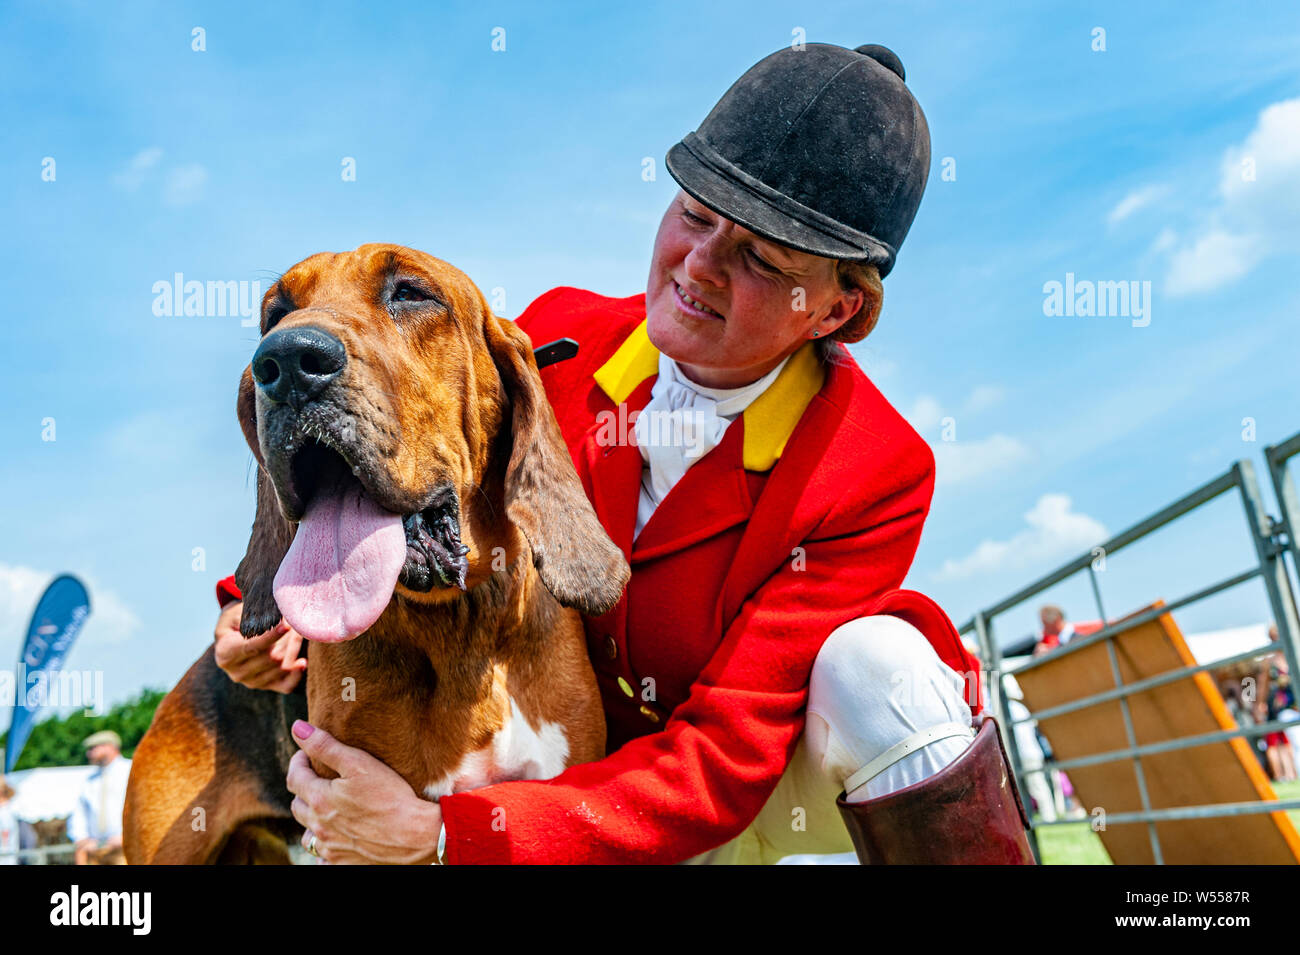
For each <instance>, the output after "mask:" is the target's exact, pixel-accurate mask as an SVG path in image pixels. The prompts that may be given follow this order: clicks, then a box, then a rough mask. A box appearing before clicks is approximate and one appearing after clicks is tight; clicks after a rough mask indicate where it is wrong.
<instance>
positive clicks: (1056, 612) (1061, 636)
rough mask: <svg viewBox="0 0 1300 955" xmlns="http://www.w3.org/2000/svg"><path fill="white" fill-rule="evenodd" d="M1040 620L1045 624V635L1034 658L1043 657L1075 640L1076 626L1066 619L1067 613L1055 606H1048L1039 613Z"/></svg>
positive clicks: (1039, 642) (1039, 641)
mask: <svg viewBox="0 0 1300 955" xmlns="http://www.w3.org/2000/svg"><path fill="white" fill-rule="evenodd" d="M1038 619H1039V620H1040V621H1042V624H1043V635H1042V636H1041V637H1040V638H1039V640H1038V644H1037V645H1036V646H1035V647H1034V656H1036V657H1037V656H1041V655H1042V654H1044V653H1046V652H1047V651H1049V650H1055V649H1056V648H1057V647H1063V646H1065V645H1066V644H1067V643H1069V642H1070V641H1071V640H1072V639H1074V624H1072V623H1070V622H1069V621H1067V620H1066V619H1065V611H1064V610H1062V609H1061V608H1060V607H1057V606H1056V605H1054V604H1047V605H1045V606H1044V607H1043V608H1042V609H1040V610H1039V611H1038Z"/></svg>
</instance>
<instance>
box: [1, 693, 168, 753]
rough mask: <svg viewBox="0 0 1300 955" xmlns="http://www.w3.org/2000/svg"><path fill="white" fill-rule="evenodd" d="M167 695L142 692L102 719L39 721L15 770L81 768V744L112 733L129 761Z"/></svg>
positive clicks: (79, 717) (75, 715)
mask: <svg viewBox="0 0 1300 955" xmlns="http://www.w3.org/2000/svg"><path fill="white" fill-rule="evenodd" d="M166 695H167V693H166V691H165V690H142V691H141V692H140V694H139V696H136V697H134V698H132V699H130V700H127V701H126V702H125V703H119V704H117V705H116V706H114V707H113V708H112V709H111V710H109V711H108V712H107V713H105V714H104V715H102V716H95V715H93V714H87V713H86V712H84V711H79V712H76V713H71V714H69V715H68V716H52V717H50V718H49V719H45V720H42V721H41V722H39V723H37V724H36V725H35V726H34V727H33V728H32V735H31V737H30V738H28V740H27V745H26V746H24V747H23V751H22V754H21V755H19V757H18V763H17V765H16V766H14V769H15V770H19V769H36V768H38V767H41V766H84V765H85V763H86V753H85V750H84V749H82V746H81V744H82V741H83V740H85V738H86V737H87V736H89V735H90V734H91V733H97V732H99V731H100V730H113V731H114V732H116V733H117V735H118V736H120V737H122V755H123V756H126V757H127V758H128V759H129V758H130V757H131V755H132V754H133V753H134V752H135V748H136V746H138V745H139V744H140V739H141V738H142V737H143V736H144V734H145V731H146V730H147V729H149V724H150V723H151V722H152V721H153V714H154V710H156V709H157V708H158V704H159V703H161V702H162V698H163V697H164V696H166ZM8 735H9V734H8V733H5V734H4V735H3V736H0V752H3V751H4V743H5V742H6V740H7V738H8Z"/></svg>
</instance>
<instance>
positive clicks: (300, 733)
mask: <svg viewBox="0 0 1300 955" xmlns="http://www.w3.org/2000/svg"><path fill="white" fill-rule="evenodd" d="M314 732H316V727H314V726H312V725H311V724H310V723H307V722H304V721H303V720H294V721H293V735H294V736H296V737H298V738H299V739H306V738H307V737H308V736H310V735H311V734H312V733H314Z"/></svg>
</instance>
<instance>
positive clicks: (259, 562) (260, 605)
mask: <svg viewBox="0 0 1300 955" xmlns="http://www.w3.org/2000/svg"><path fill="white" fill-rule="evenodd" d="M236 411H237V413H238V415H239V426H240V428H242V429H243V431H244V440H246V441H247V442H248V446H249V447H250V448H252V450H253V456H254V457H255V458H256V459H257V512H256V513H255V514H254V515H253V530H252V533H251V534H250V535H249V538H248V550H247V551H245V553H244V559H243V560H241V561H240V562H239V566H238V567H237V568H235V584H236V585H237V586H238V587H239V590H240V592H241V593H242V594H243V595H244V609H243V612H242V614H241V616H240V618H239V632H240V633H242V634H243V635H244V636H246V637H255V636H257V635H258V634H259V633H265V632H266V631H267V630H270V629H271V628H272V627H274V626H275V625H276V624H277V623H279V622H280V608H279V607H278V606H276V603H275V594H273V593H272V591H271V585H272V582H273V581H274V580H275V572H276V571H277V570H279V569H280V562H281V561H282V560H284V555H285V554H286V553H288V551H289V544H290V543H291V542H292V541H293V525H292V524H290V523H289V521H287V520H285V517H284V515H283V514H282V513H281V512H280V501H279V499H278V498H277V497H276V494H275V486H274V485H273V484H272V483H271V478H270V477H269V476H268V475H267V473H266V468H265V467H263V466H262V451H261V447H260V446H259V444H258V441H257V404H256V399H255V392H254V390H253V375H252V372H251V371H250V370H249V369H247V368H245V369H244V376H243V378H242V379H240V382H239V400H238V402H237V403H236Z"/></svg>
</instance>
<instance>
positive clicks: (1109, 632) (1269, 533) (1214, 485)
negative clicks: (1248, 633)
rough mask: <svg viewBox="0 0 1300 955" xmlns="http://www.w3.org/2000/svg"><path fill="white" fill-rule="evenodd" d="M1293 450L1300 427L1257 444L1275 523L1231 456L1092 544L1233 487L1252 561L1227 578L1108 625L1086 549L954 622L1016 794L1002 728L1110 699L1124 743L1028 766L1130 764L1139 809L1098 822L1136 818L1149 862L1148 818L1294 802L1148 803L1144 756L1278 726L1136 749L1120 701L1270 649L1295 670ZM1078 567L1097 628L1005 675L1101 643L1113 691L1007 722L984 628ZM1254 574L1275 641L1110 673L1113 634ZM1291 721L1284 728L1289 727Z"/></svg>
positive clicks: (1249, 469)
mask: <svg viewBox="0 0 1300 955" xmlns="http://www.w3.org/2000/svg"><path fill="white" fill-rule="evenodd" d="M1297 454H1300V433H1297V434H1295V435H1292V436H1291V437H1290V438H1288V439H1287V440H1286V441H1283V442H1282V443H1281V444H1278V445H1273V446H1269V447H1266V448H1265V449H1264V457H1265V460H1266V461H1267V464H1268V469H1269V475H1270V478H1271V479H1272V483H1273V488H1274V490H1275V492H1276V495H1277V500H1278V506H1279V508H1280V509H1281V513H1282V516H1281V518H1280V519H1276V518H1273V517H1270V516H1269V514H1268V513H1267V511H1266V509H1265V507H1264V502H1263V498H1262V497H1261V495H1260V488H1259V483H1258V481H1257V480H1256V478H1255V469H1254V466H1253V465H1252V464H1251V462H1250V461H1249V460H1244V459H1243V460H1239V461H1237V462H1236V463H1234V464H1233V465H1232V467H1231V468H1229V469H1228V470H1227V471H1226V472H1224V473H1223V474H1221V475H1219V476H1218V477H1216V478H1214V479H1213V480H1211V481H1208V482H1206V483H1205V484H1203V485H1201V486H1200V487H1198V488H1197V489H1196V490H1194V491H1192V492H1191V493H1190V494H1187V495H1185V496H1184V497H1182V498H1180V499H1179V500H1177V501H1174V502H1173V503H1172V504H1170V505H1169V506H1168V507H1165V508H1163V509H1162V510H1160V511H1158V512H1156V513H1155V514H1152V515H1151V516H1149V517H1147V518H1146V519H1145V520H1142V521H1139V522H1138V523H1136V524H1134V525H1133V526H1132V527H1130V528H1128V529H1127V530H1125V531H1123V532H1121V533H1119V534H1117V535H1115V536H1114V537H1112V538H1111V539H1110V540H1108V541H1106V542H1105V543H1103V544H1101V545H1100V547H1101V550H1102V553H1103V554H1106V555H1109V554H1113V553H1115V552H1117V551H1119V550H1121V549H1123V548H1124V547H1127V546H1128V545H1129V544H1132V543H1133V542H1134V541H1137V540H1139V539H1141V538H1143V537H1145V536H1146V535H1148V534H1150V533H1152V532H1153V531H1155V530H1157V529H1159V528H1161V527H1163V526H1165V525H1166V524H1169V523H1170V522H1171V521H1174V520H1177V519H1178V518H1180V517H1182V516H1184V515H1185V514H1187V513H1189V512H1190V511H1192V510H1194V509H1196V508H1198V507H1200V506H1201V505H1203V504H1205V503H1207V502H1209V501H1211V500H1214V499H1216V498H1218V497H1219V496H1220V495H1222V494H1227V493H1230V492H1232V491H1234V490H1235V491H1236V492H1237V494H1238V495H1239V496H1240V499H1241V504H1242V514H1243V517H1244V518H1245V521H1246V526H1247V529H1248V531H1249V533H1250V537H1251V540H1252V541H1253V542H1254V546H1255V555H1256V562H1255V563H1254V564H1253V565H1252V566H1250V567H1247V568H1246V569H1245V570H1243V571H1241V572H1240V573H1238V574H1234V575H1233V576H1231V577H1227V578H1225V579H1223V580H1220V581H1218V582H1217V583H1214V584H1211V585H1210V586H1208V587H1204V588H1202V589H1200V590H1197V591H1195V592H1193V593H1190V594H1187V595H1186V596H1183V597H1180V598H1178V599H1176V600H1173V601H1171V602H1170V603H1168V604H1166V605H1164V606H1162V607H1159V608H1157V609H1152V610H1147V611H1144V612H1142V613H1140V614H1136V615H1134V616H1132V617H1129V618H1126V619H1125V620H1124V621H1123V622H1122V623H1116V624H1114V625H1113V626H1112V625H1110V624H1108V623H1107V622H1106V621H1107V619H1108V618H1107V616H1106V608H1105V606H1104V605H1103V603H1102V596H1101V588H1100V586H1099V583H1098V580H1097V573H1096V569H1095V567H1094V561H1095V557H1096V555H1095V553H1094V552H1093V551H1089V552H1088V553H1087V554H1084V555H1082V556H1080V557H1078V558H1076V559H1074V560H1072V561H1070V562H1068V563H1066V564H1064V565H1063V566H1061V567H1060V568H1058V569H1057V570H1055V571H1053V572H1052V573H1050V574H1048V575H1047V576H1045V577H1042V578H1040V579H1039V580H1036V581H1034V582H1033V583H1031V584H1029V585H1028V586H1027V587H1024V588H1023V589H1021V590H1019V591H1017V592H1016V593H1014V594H1012V595H1011V596H1009V597H1007V598H1006V599H1005V600H1002V601H999V602H998V603H996V604H994V605H993V606H991V607H989V608H987V609H985V610H981V611H979V612H977V613H976V614H975V615H974V616H973V617H972V618H971V619H970V620H969V621H967V622H966V624H965V625H964V626H962V627H961V633H963V634H967V633H974V635H975V639H976V641H977V642H978V644H979V652H980V662H981V664H982V666H983V667H984V668H985V679H986V689H987V690H988V691H989V692H988V696H987V698H988V700H989V705H990V707H991V708H992V709H993V713H994V715H995V716H996V717H997V719H998V723H999V725H1000V726H1001V727H1002V728H1003V733H1002V735H1003V738H1004V741H1005V743H1006V746H1007V751H1008V753H1009V755H1010V756H1011V761H1012V764H1013V767H1014V769H1015V773H1016V778H1017V780H1018V781H1019V782H1020V785H1021V790H1022V792H1024V791H1026V787H1025V783H1026V779H1027V775H1028V774H1027V773H1026V771H1025V769H1024V762H1023V760H1022V759H1021V756H1020V750H1019V747H1018V746H1017V743H1016V734H1015V733H1014V732H1013V731H1012V728H1013V727H1014V726H1015V725H1018V724H1020V723H1033V722H1035V721H1037V720H1039V719H1046V718H1050V717H1053V716H1060V715H1063V714H1065V713H1069V712H1072V711H1075V710H1081V709H1083V708H1085V707H1088V706H1092V705H1094V704H1097V703H1102V702H1108V701H1112V700H1118V701H1119V705H1120V709H1121V713H1122V715H1123V719H1124V727H1125V733H1126V735H1127V738H1128V745H1127V746H1126V747H1124V748H1122V749H1116V750H1111V751H1109V752H1105V753H1096V754H1092V755H1089V756H1084V757H1079V758H1077V759H1069V760H1060V761H1058V760H1054V759H1045V760H1044V761H1043V764H1042V767H1041V768H1038V767H1035V769H1034V770H1033V772H1034V773H1038V772H1044V773H1046V772H1051V771H1052V770H1069V769H1070V768H1072V767H1077V766H1085V765H1092V764H1096V763H1105V762H1113V761H1116V760H1121V759H1127V760H1131V761H1132V763H1133V769H1134V775H1135V776H1136V779H1137V788H1138V795H1139V798H1140V801H1141V805H1142V808H1141V810H1140V811H1137V812H1125V813H1108V814H1107V822H1108V824H1109V823H1133V822H1144V823H1146V827H1147V836H1148V839H1149V840H1150V843H1151V851H1152V854H1153V857H1154V858H1155V861H1156V863H1157V864H1163V861H1164V858H1163V855H1162V854H1161V851H1160V840H1159V837H1158V836H1157V834H1156V827H1155V823H1156V822H1158V821H1165V820H1173V819H1194V818H1206V817H1213V816H1232V815H1240V814H1245V813H1261V812H1277V811H1278V810H1285V809H1300V798H1298V799H1284V800H1279V801H1276V802H1248V803H1220V804H1217V805H1202V806H1179V807H1177V808H1170V809H1153V808H1152V807H1151V801H1150V798H1149V794H1148V791H1147V785H1146V778H1145V776H1144V774H1143V768H1142V758H1143V757H1144V756H1147V755H1150V754H1153V753H1161V752H1168V751H1170V750H1178V749H1187V748H1190V747H1193V746H1202V745H1205V744H1206V743H1213V742H1218V741H1221V740H1226V739H1230V738H1232V737H1234V736H1261V735H1263V734H1266V733H1270V732H1275V731H1279V730H1284V729H1285V728H1286V726H1287V725H1288V724H1286V723H1283V722H1278V721H1274V722H1268V723H1261V724H1258V725H1255V726H1246V727H1238V728H1237V729H1235V730H1226V731H1222V732H1216V733H1205V734H1200V735H1196V736H1189V737H1183V738H1181V739H1173V740H1166V741H1163V742H1159V743H1151V744H1147V745H1142V746H1139V745H1138V743H1137V739H1136V737H1135V735H1134V731H1133V720H1132V717H1131V715H1130V712H1129V705H1128V698H1129V697H1130V696H1132V695H1133V694H1135V693H1141V692H1143V691H1144V690H1149V689H1151V688H1152V687H1155V686H1160V685H1162V684H1164V683H1170V682H1173V681H1175V680H1181V679H1184V678H1186V677H1188V676H1190V675H1192V674H1194V673H1201V672H1204V671H1207V670H1215V669H1218V668H1220V667H1223V666H1227V665H1229V664H1232V663H1236V662H1239V661H1242V660H1250V659H1253V658H1255V657H1258V656H1260V655H1262V654H1265V653H1270V652H1272V651H1273V650H1279V649H1280V650H1281V651H1282V652H1283V653H1284V654H1285V655H1286V659H1287V664H1288V666H1289V668H1290V671H1291V674H1292V679H1293V680H1296V679H1300V667H1297V665H1296V664H1297V661H1298V660H1300V652H1298V643H1297V641H1300V620H1298V619H1297V616H1296V600H1295V591H1294V590H1293V588H1292V584H1291V579H1290V577H1289V576H1288V571H1287V565H1286V559H1285V554H1286V553H1290V555H1291V560H1292V562H1293V565H1294V566H1295V567H1296V569H1297V570H1300V549H1298V542H1297V540H1296V538H1297V534H1296V533H1295V530H1296V529H1297V528H1300V498H1298V497H1297V494H1296V485H1295V481H1294V480H1293V478H1292V476H1291V474H1290V471H1289V468H1288V461H1289V460H1290V458H1292V457H1294V456H1295V455H1297ZM1078 573H1087V574H1088V577H1089V583H1090V584H1091V589H1092V594H1093V598H1094V599H1095V600H1096V603H1097V615H1098V617H1099V618H1100V619H1101V621H1102V623H1103V627H1102V629H1101V630H1099V631H1097V632H1096V633H1092V634H1089V635H1088V636H1086V637H1080V636H1076V637H1075V638H1074V639H1072V640H1071V641H1070V642H1069V643H1067V644H1066V645H1065V646H1064V647H1062V648H1060V649H1057V650H1054V651H1053V652H1052V653H1051V654H1050V656H1044V657H1036V658H1034V659H1033V660H1030V661H1029V662H1028V663H1025V664H1023V665H1022V666H1019V667H1017V668H1016V669H1015V671H1012V672H1015V673H1020V672H1024V671H1025V670H1028V669H1031V668H1033V667H1036V666H1040V665H1041V664H1042V663H1044V662H1046V660H1048V659H1050V660H1052V661H1057V660H1060V659H1061V658H1062V657H1063V656H1066V655H1068V654H1071V653H1074V652H1077V651H1078V650H1082V649H1084V648H1085V647H1089V646H1093V645H1094V644H1097V643H1103V642H1104V643H1105V644H1106V649H1107V651H1108V655H1109V658H1110V667H1111V671H1112V675H1113V677H1114V680H1115V689H1112V690H1107V691H1105V692H1103V693H1097V694H1094V695H1092V696H1088V697H1084V698H1081V699H1078V700H1072V701H1070V702H1069V703H1065V704H1062V705H1060V706H1054V707H1051V708H1049V709H1044V710H1041V711H1040V712H1037V713H1034V712H1030V714H1029V716H1028V717H1026V718H1025V719H1022V720H1012V719H1010V711H1009V708H1008V703H1007V692H1006V682H1005V679H1004V677H1005V676H1007V675H1009V674H1008V673H1007V672H1004V670H1003V663H1002V653H1001V650H1000V649H999V647H998V643H997V639H996V635H995V630H994V626H995V623H996V620H997V618H998V617H999V616H1000V615H1002V614H1004V613H1006V612H1007V611H1008V610H1010V609H1011V608H1013V607H1017V606H1019V605H1020V604H1023V603H1024V602H1025V601H1027V600H1029V599H1031V598H1032V597H1034V596H1036V595H1037V594H1040V593H1042V592H1043V591H1044V590H1047V589H1048V588H1049V587H1052V586H1054V585H1055V584H1058V583H1060V582H1061V581H1063V580H1065V579H1067V578H1069V577H1072V576H1073V575H1074V574H1078ZM1255 577H1259V578H1260V579H1261V580H1262V581H1263V584H1264V590H1265V593H1266V595H1267V597H1268V602H1269V607H1270V609H1271V610H1272V615H1273V620H1274V621H1275V622H1276V625H1277V632H1278V639H1277V641H1276V642H1273V643H1269V644H1268V645H1266V646H1264V647H1257V648H1255V649H1253V650H1248V651H1246V652H1244V653H1239V654H1236V655H1234V656H1231V657H1226V658H1224V659H1222V660H1216V661H1214V662H1212V663H1206V664H1200V665H1197V666H1189V667H1182V668H1179V669H1176V670H1170V671H1167V672H1165V673H1161V674H1159V675H1157V676H1153V677H1150V678H1147V679H1144V680H1139V681H1137V682H1134V683H1130V684H1124V682H1123V680H1122V679H1121V676H1120V668H1119V661H1118V657H1117V655H1116V652H1115V643H1114V638H1115V637H1116V636H1117V635H1119V634H1122V633H1124V632H1126V631H1128V630H1130V629H1132V628H1134V627H1137V626H1140V625H1141V624H1144V623H1147V622H1149V621H1151V620H1154V619H1155V618H1156V617H1158V616H1160V615H1162V614H1166V613H1170V612H1172V611H1174V610H1177V609H1178V608H1180V607H1186V606H1188V605H1189V604H1192V603H1195V602H1196V601H1198V600H1203V599H1205V598H1207V597H1211V596H1213V595H1215V594H1217V593H1220V592H1221V591H1224V590H1227V589H1229V588H1231V587H1236V586H1237V585H1239V584H1242V583H1245V582H1246V581H1249V580H1251V579H1253V578H1255ZM1291 725H1293V726H1294V725H1295V724H1291ZM1067 824H1076V825H1077V824H1078V823H1077V821H1076V820H1068V819H1062V820H1058V821H1055V822H1043V821H1040V820H1037V819H1036V820H1035V822H1034V827H1035V828H1036V827H1038V826H1044V825H1067ZM1029 835H1030V842H1031V844H1032V845H1033V848H1034V854H1035V856H1037V857H1038V858H1039V861H1041V853H1040V851H1039V846H1038V837H1037V833H1036V832H1035V831H1034V830H1033V829H1031V830H1030V833H1029Z"/></svg>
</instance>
